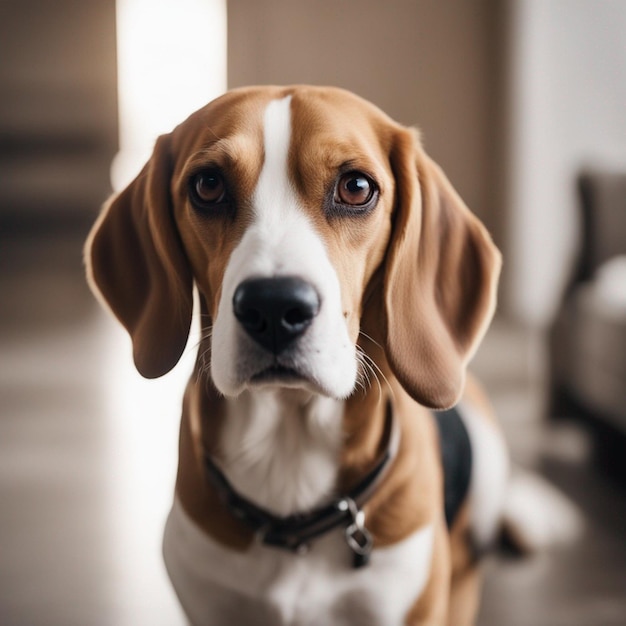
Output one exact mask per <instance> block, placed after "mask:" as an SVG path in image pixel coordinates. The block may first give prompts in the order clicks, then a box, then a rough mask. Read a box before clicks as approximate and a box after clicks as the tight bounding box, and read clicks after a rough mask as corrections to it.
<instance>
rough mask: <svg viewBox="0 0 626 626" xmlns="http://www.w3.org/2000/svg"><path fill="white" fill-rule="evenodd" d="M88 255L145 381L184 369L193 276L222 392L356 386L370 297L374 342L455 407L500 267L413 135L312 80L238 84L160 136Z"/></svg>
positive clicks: (330, 390)
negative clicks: (241, 86) (178, 365)
mask: <svg viewBox="0 0 626 626" xmlns="http://www.w3.org/2000/svg"><path fill="white" fill-rule="evenodd" d="M86 258H87V265H88V272H89V276H90V282H91V284H92V286H94V287H95V288H96V289H97V291H98V292H99V293H100V294H101V295H102V297H103V298H104V300H105V301H106V302H107V303H108V305H109V306H110V307H111V309H112V310H113V312H114V313H115V315H116V316H117V317H118V319H119V320H120V321H121V323H122V324H123V325H124V326H125V328H126V329H127V330H128V332H129V333H130V335H131V337H132V340H133V347H134V358H135V364H136V366H137V369H138V370H139V371H140V372H141V373H142V374H143V375H144V376H146V377H157V376H160V375H162V374H164V373H166V372H167V371H168V370H170V369H171V368H172V367H173V366H174V365H175V364H176V362H177V361H178V359H179V357H180V355H181V353H182V351H183V349H184V346H185V343H186V340H187V335H188V332H189V327H190V321H191V314H192V299H193V298H192V289H193V285H194V283H195V285H196V286H197V288H198V290H199V293H200V294H201V298H202V299H203V301H204V307H205V309H206V311H207V312H208V318H209V319H207V320H204V322H203V326H204V327H205V328H208V327H211V326H212V337H211V340H210V341H211V346H210V351H211V364H210V372H211V377H212V379H213V382H214V384H215V386H216V387H217V389H218V390H219V391H220V392H222V393H223V394H225V395H229V396H232V395H237V394H239V393H240V392H241V391H242V390H244V389H246V388H254V387H256V386H264V385H279V386H287V387H302V388H305V389H308V390H312V391H315V392H317V393H322V394H324V395H328V396H331V397H335V398H345V397H347V396H349V395H350V394H351V393H352V392H353V390H354V389H355V384H356V381H357V377H358V363H359V360H358V357H357V347H356V346H357V341H358V336H359V332H360V331H361V325H362V319H363V311H364V307H367V308H368V320H370V322H369V326H368V328H367V332H368V334H369V335H371V336H372V337H373V339H374V340H376V341H378V342H379V343H380V344H381V345H382V346H383V348H384V350H385V353H386V357H387V360H388V362H389V365H390V367H391V369H392V370H393V372H394V373H395V374H396V376H397V377H398V379H399V380H400V382H401V383H402V385H403V386H404V387H405V388H406V390H407V391H408V392H409V393H410V394H411V395H412V396H413V397H414V398H415V399H416V400H417V401H419V402H420V403H422V404H424V405H426V406H429V407H433V408H444V407H447V406H450V405H452V404H454V402H455V401H456V400H457V399H458V396H459V394H460V392H461V389H462V386H463V380H464V374H465V367H466V364H467V361H468V360H469V358H470V356H471V355H472V353H473V351H474V350H475V348H476V346H477V344H478V342H479V340H480V338H481V336H482V334H483V332H484V330H485V329H486V327H487V325H488V322H489V320H490V318H491V315H492V313H493V309H494V303H495V290H496V282H497V276H498V272H499V267H500V261H499V254H498V252H497V250H496V249H495V247H494V245H493V244H492V242H491V239H490V237H489V235H488V234H487V233H486V231H485V229H484V228H483V226H482V225H481V224H480V222H479V221H478V220H477V219H476V218H475V217H474V216H473V215H472V214H471V213H470V211H469V210H468V209H467V208H466V207H465V205H464V204H463V202H462V201H461V200H460V198H459V196H458V195H457V194H456V193H455V191H454V190H453V189H452V187H451V185H450V183H449V182H448V180H447V179H446V178H445V176H444V174H443V173H442V172H441V170H440V169H439V167H438V166H437V165H436V164H435V163H433V161H431V159H430V158H429V157H428V156H427V155H426V154H425V152H424V151H423V150H422V148H421V145H420V142H419V139H418V136H417V134H416V133H415V132H414V131H412V130H411V129H408V128H405V127H402V126H400V125H398V124H396V123H395V122H393V121H392V120H391V119H389V118H388V117H387V116H386V115H384V114H383V113H382V112H381V111H380V110H378V109H377V108H376V107H374V106H373V105H371V104H369V103H367V102H365V101H363V100H361V99H360V98H358V97H356V96H354V95H352V94H350V93H348V92H345V91H342V90H338V89H328V88H312V87H296V88H271V87H265V88H253V89H243V90H237V91H233V92H230V93H228V94H226V95H225V96H223V97H221V98H219V99H217V100H215V101H214V102H212V103H210V104H209V105H207V106H206V107H205V108H203V109H201V110H200V111H198V112H197V113H195V114H193V115H192V116H191V117H190V118H189V119H187V120H186V121H185V122H183V123H182V124H181V125H180V126H178V127H177V128H176V129H175V130H174V131H173V132H172V133H171V134H169V135H165V136H162V137H160V138H159V139H158V141H157V143H156V146H155V149H154V153H153V155H152V158H151V159H150V161H149V162H148V163H147V164H146V166H145V167H144V169H143V170H142V172H141V173H140V174H139V175H138V177H137V178H136V179H135V180H134V181H133V182H132V183H131V184H130V185H129V186H128V188H126V189H125V190H124V191H123V192H121V193H120V194H119V195H117V196H116V197H114V198H113V199H112V200H111V201H110V202H109V203H108V204H107V206H106V207H105V209H104V211H103V213H102V215H101V216H100V218H99V220H98V222H97V223H96V225H95V226H94V229H93V230H92V233H91V235H90V238H89V241H88V245H87V255H86Z"/></svg>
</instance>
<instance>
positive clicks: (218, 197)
mask: <svg viewBox="0 0 626 626" xmlns="http://www.w3.org/2000/svg"><path fill="white" fill-rule="evenodd" d="M190 192H191V200H192V202H193V204H194V205H196V206H198V207H199V208H206V207H208V206H211V205H214V204H220V203H222V202H224V200H225V199H226V184H225V183H224V178H223V177H222V175H221V174H220V173H219V172H217V171H215V170H208V171H205V172H200V173H198V174H196V175H195V176H194V177H193V178H192V180H191V185H190Z"/></svg>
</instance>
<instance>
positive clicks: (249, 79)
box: [228, 0, 502, 239]
mask: <svg viewBox="0 0 626 626" xmlns="http://www.w3.org/2000/svg"><path fill="white" fill-rule="evenodd" d="M500 6H501V3H500V2H498V0H473V1H472V2H467V0H449V1H446V2H436V1H435V0H389V1H387V2H381V1H380V0H341V1H337V0H310V1H295V2H285V1H284V0H229V3H228V83H229V87H238V86H242V85H250V84H272V83H273V84H291V83H313V84H321V85H336V86H340V87H344V88H347V89H350V90H352V91H355V92H356V93H358V94H359V95H361V96H363V97H365V98H367V99H369V100H371V101H372V102H374V103H375V104H377V105H378V106H380V107H381V108H382V109H383V110H385V111H386V112H387V113H388V114H389V115H391V116H392V117H393V118H395V119H396V120H398V121H399V122H402V123H404V124H408V125H417V126H418V127H419V128H420V129H421V130H422V132H423V137H424V141H425V145H426V148H427V150H428V152H429V153H430V154H431V156H432V157H433V158H435V160H437V161H438V162H439V163H440V165H441V166H442V167H443V168H444V170H445V171H446V173H447V174H448V176H449V178H450V180H451V181H452V183H453V184H454V185H455V187H456V188H457V190H458V191H459V193H460V194H461V196H462V197H463V198H464V200H465V201H466V203H467V204H468V205H469V206H470V208H471V209H472V210H473V211H474V212H476V213H477V214H478V215H480V216H481V218H482V219H483V220H485V221H486V222H487V225H488V226H489V227H490V229H491V230H492V231H495V232H494V234H495V236H496V239H500V236H499V235H500V230H501V207H500V205H501V199H500V196H499V194H500V192H501V189H500V187H499V185H498V184H494V181H499V180H500V179H501V176H498V175H497V174H496V172H497V170H498V168H499V164H500V159H499V156H498V154H499V153H498V147H497V139H498V136H499V134H500V133H499V124H500V118H499V116H498V111H499V110H500V108H499V102H498V97H499V93H500V89H499V83H498V80H499V76H500V75H501V61H502V56H501V54H499V52H498V50H499V48H500V42H499V36H500V29H499V26H498V25H499V23H500V21H501V11H500V9H499V7H500Z"/></svg>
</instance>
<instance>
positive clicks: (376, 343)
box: [359, 330, 384, 350]
mask: <svg viewBox="0 0 626 626" xmlns="http://www.w3.org/2000/svg"><path fill="white" fill-rule="evenodd" d="M359 335H361V336H362V337H365V339H367V340H368V341H371V342H372V343H373V344H374V345H375V346H378V347H379V348H380V349H381V350H383V349H384V348H383V347H382V346H381V345H380V344H379V343H378V341H376V340H375V339H374V338H373V337H372V336H371V335H368V334H367V333H366V332H363V331H362V330H359Z"/></svg>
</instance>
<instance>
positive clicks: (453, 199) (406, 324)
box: [381, 129, 501, 409]
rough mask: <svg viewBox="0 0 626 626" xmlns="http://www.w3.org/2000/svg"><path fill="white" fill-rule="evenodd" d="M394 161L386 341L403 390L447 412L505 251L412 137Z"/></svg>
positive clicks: (399, 143)
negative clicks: (446, 409)
mask: <svg viewBox="0 0 626 626" xmlns="http://www.w3.org/2000/svg"><path fill="white" fill-rule="evenodd" d="M391 162H392V167H393V169H394V175H395V179H396V185H397V191H396V209H395V214H394V217H393V220H394V222H393V226H392V234H391V238H390V242H389V246H388V249H387V256H386V260H385V268H384V271H385V275H384V285H383V293H382V296H383V299H384V300H383V302H382V309H383V320H384V322H383V327H384V337H382V338H381V339H382V340H383V342H384V346H385V350H386V353H387V358H388V360H389V364H390V366H391V368H392V369H393V371H394V373H395V375H396V376H397V378H398V379H399V381H400V383H401V384H402V385H403V387H404V388H405V389H406V390H407V391H408V392H409V393H410V394H411V395H412V396H413V398H415V399H416V400H417V401H418V402H420V403H421V404H423V405H424V406H427V407H429V408H435V409H444V408H448V407H450V406H453V405H454V404H455V403H456V402H457V401H458V399H459V397H460V395H461V392H462V390H463V387H464V383H465V369H466V366H467V362H468V361H469V359H470V358H471V356H472V355H473V353H474V351H475V349H476V348H477V346H478V343H479V341H480V339H481V338H482V336H483V334H484V332H485V330H486V329H487V326H488V324H489V322H490V320H491V317H492V315H493V312H494V308H495V300H496V287H497V280H498V276H499V272H500V265H501V260H500V253H499V252H498V250H497V249H496V247H495V246H494V244H493V242H492V240H491V237H490V236H489V234H488V233H487V231H486V229H485V228H484V227H483V225H482V224H481V223H480V222H479V220H478V219H477V218H476V217H475V216H474V215H473V214H472V213H471V212H470V211H469V209H468V208H467V207H466V206H465V204H464V203H463V201H462V200H461V198H460V197H459V196H458V194H457V193H456V192H455V190H454V189H453V188H452V185H451V184H450V182H449V181H448V179H447V178H446V177H445V175H444V174H443V172H442V171H441V169H440V168H439V166H438V165H436V164H435V163H434V162H433V161H432V160H431V159H430V158H429V157H428V156H427V155H426V153H425V152H424V151H423V149H422V147H421V145H420V143H419V140H418V137H417V135H416V134H415V133H414V132H412V131H410V130H408V129H403V130H402V131H401V132H399V135H398V136H397V138H396V142H395V146H394V148H393V153H392V155H391Z"/></svg>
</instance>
